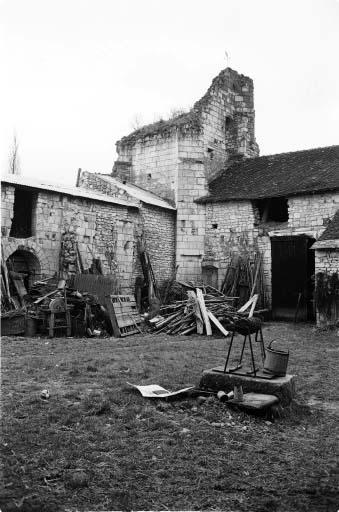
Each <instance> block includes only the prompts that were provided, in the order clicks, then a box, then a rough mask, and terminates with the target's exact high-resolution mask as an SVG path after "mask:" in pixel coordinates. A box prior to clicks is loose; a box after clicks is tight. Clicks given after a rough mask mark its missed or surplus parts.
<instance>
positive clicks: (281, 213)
mask: <svg viewBox="0 0 339 512" xmlns="http://www.w3.org/2000/svg"><path fill="white" fill-rule="evenodd" d="M255 206H256V207H257V208H258V211H259V216H260V222H287V221H288V202H287V199H286V198H285V197H274V198H270V199H258V200H257V201H255Z"/></svg>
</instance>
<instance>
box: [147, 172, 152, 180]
mask: <svg viewBox="0 0 339 512" xmlns="http://www.w3.org/2000/svg"><path fill="white" fill-rule="evenodd" d="M151 178H152V174H151V173H149V174H147V180H148V181H150V180H151Z"/></svg>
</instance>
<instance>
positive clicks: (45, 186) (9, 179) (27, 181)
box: [1, 174, 139, 207]
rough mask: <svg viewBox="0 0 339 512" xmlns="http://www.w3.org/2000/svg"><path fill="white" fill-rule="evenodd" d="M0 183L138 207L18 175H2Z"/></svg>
mask: <svg viewBox="0 0 339 512" xmlns="http://www.w3.org/2000/svg"><path fill="white" fill-rule="evenodd" d="M1 182H2V183H9V184H10V185H19V186H22V187H29V188H34V189H39V190H47V191H49V192H57V193H60V194H65V195H69V196H74V197H81V198H83V199H90V200H92V201H101V202H104V203H113V204H119V205H121V206H135V207H139V203H138V202H137V201H135V202H131V201H126V200H124V199H120V198H116V197H111V196H107V195H106V194H100V193H99V192H90V191H89V190H88V189H85V188H80V187H65V186H64V185H58V184H57V183H51V182H50V183H46V182H45V181H40V180H37V179H35V178H30V177H28V176H21V175H18V174H7V175H3V176H1Z"/></svg>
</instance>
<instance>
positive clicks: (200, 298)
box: [197, 288, 212, 336]
mask: <svg viewBox="0 0 339 512" xmlns="http://www.w3.org/2000/svg"><path fill="white" fill-rule="evenodd" d="M197 299H198V302H199V306H200V311H201V314H202V318H203V320H204V324H205V328H206V334H207V336H212V327H211V324H210V321H209V318H208V313H207V309H206V306H205V300H204V296H203V294H202V291H201V290H200V288H197Z"/></svg>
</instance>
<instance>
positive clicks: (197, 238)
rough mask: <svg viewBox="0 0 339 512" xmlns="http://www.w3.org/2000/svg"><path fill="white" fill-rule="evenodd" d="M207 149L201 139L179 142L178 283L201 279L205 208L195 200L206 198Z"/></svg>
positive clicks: (196, 137)
mask: <svg viewBox="0 0 339 512" xmlns="http://www.w3.org/2000/svg"><path fill="white" fill-rule="evenodd" d="M203 158H204V148H203V144H202V142H201V139H200V138H199V137H198V136H191V137H185V138H181V139H180V140H179V170H178V183H180V187H179V188H178V201H177V251H176V262H177V265H179V268H178V274H177V275H178V279H183V280H193V281H195V280H196V279H200V277H201V261H202V258H203V255H204V240H205V205H203V204H197V203H195V202H194V200H195V199H198V198H199V197H201V196H203V195H206V193H207V180H206V175H205V167H204V162H203Z"/></svg>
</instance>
